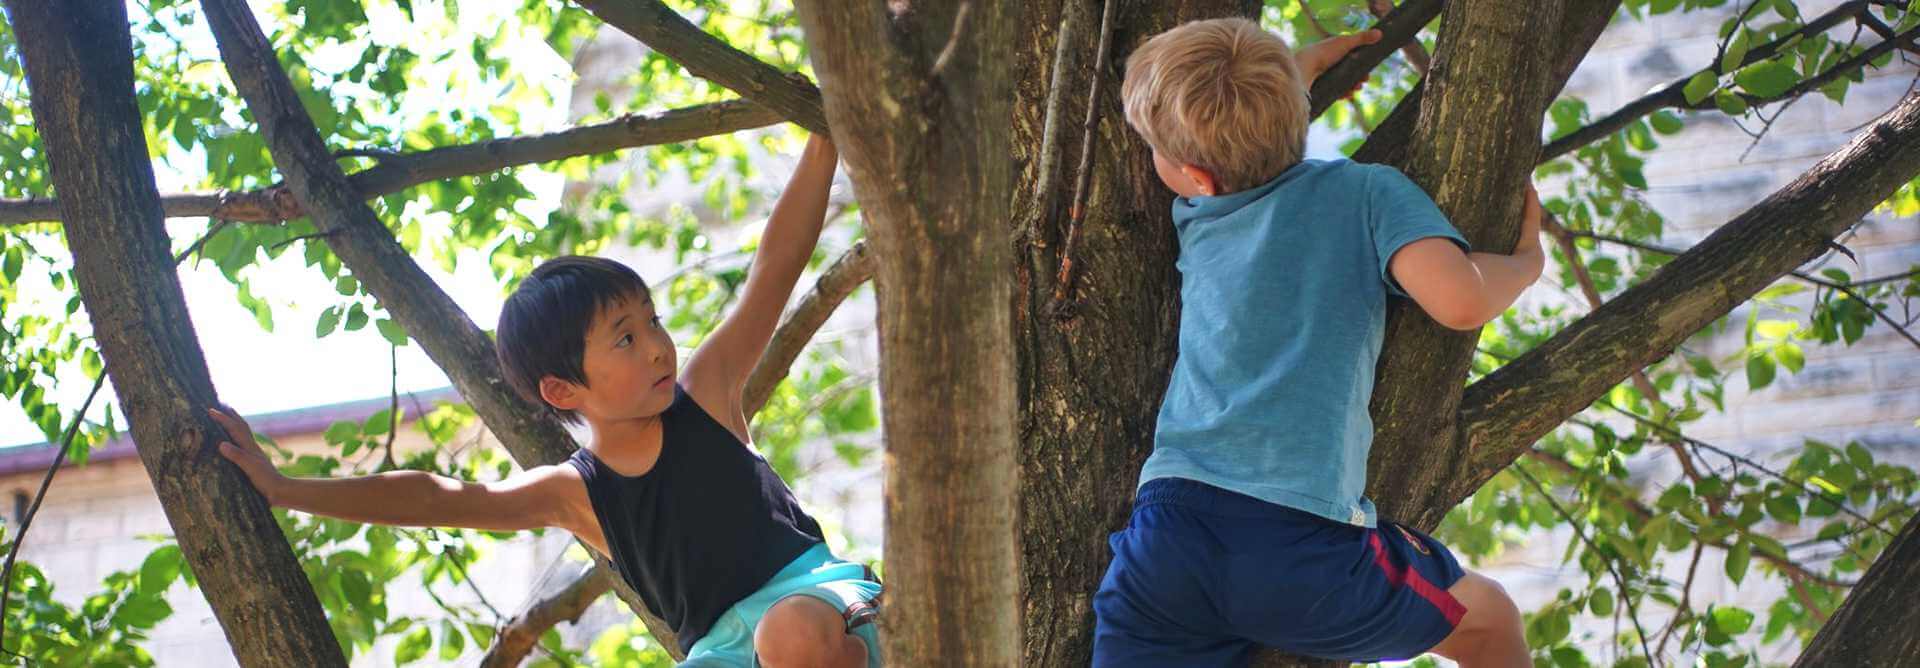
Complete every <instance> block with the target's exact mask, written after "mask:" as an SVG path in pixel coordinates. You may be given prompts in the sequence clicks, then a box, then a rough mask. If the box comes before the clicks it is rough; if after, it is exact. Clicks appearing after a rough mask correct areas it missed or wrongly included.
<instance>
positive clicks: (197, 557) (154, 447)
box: [7, 0, 346, 667]
mask: <svg viewBox="0 0 1920 668" xmlns="http://www.w3.org/2000/svg"><path fill="white" fill-rule="evenodd" d="M7 8H8V14H9V16H10V17H11V18H12V20H13V26H14V30H13V34H14V37H15V38H16V39H18V40H19V43H20V50H21V54H22V55H23V57H24V60H25V61H26V69H27V81H28V85H29V88H30V89H31V92H32V109H33V118H34V127H35V129H36V130H38V131H39V133H40V135H41V136H42V138H43V139H44V141H45V146H46V153H47V163H48V166H49V168H50V170H51V172H52V176H53V182H54V187H55V190H56V192H57V193H58V194H59V198H60V213H61V217H62V219H63V220H65V221H67V222H66V237H67V242H68V244H69V245H70V248H71V249H72V251H73V263H74V268H73V273H74V277H75V280H76V282H77V283H78V284H79V289H80V297H81V299H82V300H83V301H84V302H85V303H86V306H87V313H88V315H89V316H90V317H91V319H92V323H93V332H94V337H95V339H96V340H97V341H98V342H99V345H100V354H101V356H102V357H103V358H105V361H106V370H107V375H108V377H109V378H111V379H112V380H113V388H114V393H115V394H116V395H117V396H118V397H119V398H120V406H121V410H122V412H124V413H125V414H126V416H127V423H128V425H129V426H130V427H131V429H132V431H133V440H134V443H135V445H136V447H137V448H138V450H139V452H140V460H141V462H142V463H143V464H145V466H146V470H147V476H148V477H149V478H151V479H152V480H153V487H154V491H155V493H156V494H157V495H158V496H159V497H160V505H161V507H162V509H163V510H164V511H165V513H166V516H167V522H168V523H169V524H171V525H172V526H173V531H174V534H175V536H176V537H177V538H178V539H179V542H180V550H181V552H182V553H183V554H184V555H185V556H186V559H187V563H188V564H189V565H190V566H191V567H192V569H193V573H194V574H195V575H196V576H197V577H198V578H199V581H200V588H201V589H202V590H203V591H204V592H206V597H207V601H208V602H209V603H211V604H212V606H213V613H214V617H215V618H216V619H218V620H219V621H220V627H221V628H222V629H223V630H224V631H225V632H226V635H227V641H228V643H229V644H231V646H232V647H233V655H234V658H235V659H236V660H238V661H239V662H240V664H241V665H243V666H249V667H253V666H289V667H292V666H344V665H346V659H345V657H344V656H343V654H342V653H341V650H340V645H339V643H338V642H337V641H335V639H334V638H333V634H332V632H331V631H330V630H329V629H328V627H327V620H326V616H325V614H324V613H323V612H322V611H321V608H320V601H319V599H318V598H316V597H315V596H314V593H313V587H312V585H311V584H309V583H308V582H307V578H306V574H305V573H304V572H303V571H302V570H301V568H300V562H299V561H298V560H296V559H295V558H294V555H293V551H292V550H291V549H289V548H288V546H287V540H286V537H285V536H283V535H281V533H280V526H279V525H278V524H277V523H275V522H274V519H273V514H272V513H271V512H270V511H269V509H268V507H267V504H266V502H265V500H264V499H262V498H261V497H260V495H259V494H255V493H253V492H252V491H251V490H252V487H251V486H250V485H249V484H248V482H247V479H246V477H244V476H242V475H241V474H240V471H239V469H237V468H235V467H233V466H232V465H230V464H227V463H225V462H223V461H222V460H221V458H220V455H219V453H218V450H217V448H216V447H215V446H216V444H218V443H219V442H220V441H221V440H224V439H226V438H228V436H227V435H226V434H225V432H224V431H222V430H221V429H220V427H219V426H218V425H217V424H215V423H214V422H213V420H212V419H211V418H209V417H208V415H207V414H206V409H207V408H209V407H212V406H214V405H216V404H217V403H218V399H217V398H216V397H215V395H214V390H213V382H212V379H210V378H209V377H208V375H207V366H206V361H205V359H204V358H203V357H202V356H201V353H200V347H199V345H198V343H196V342H195V339H194V334H193V324H192V321H190V320H189V319H188V317H187V304H186V299H185V297H184V296H183V295H182V294H181V292H180V282H179V279H178V278H177V277H176V276H175V275H174V271H173V261H172V258H171V257H170V253H169V252H168V249H167V244H168V242H167V236H166V229H165V228H164V226H163V225H162V218H163V214H162V213H161V208H160V193H159V191H158V190H157V189H156V188H155V186H154V180H153V165H152V163H151V162H150V158H149V157H148V153H147V144H146V134H145V132H144V131H143V130H142V127H141V121H140V110H139V108H138V107H137V106H136V104H135V102H134V98H133V50H132V42H131V38H130V36H129V34H128V31H127V13H126V5H125V4H124V3H121V2H117V1H114V0H87V1H85V2H82V1H80V0H69V1H67V2H60V3H49V2H43V1H40V0H25V1H20V0H9V2H8V3H7Z"/></svg>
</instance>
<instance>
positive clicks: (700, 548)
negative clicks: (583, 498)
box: [568, 383, 822, 651]
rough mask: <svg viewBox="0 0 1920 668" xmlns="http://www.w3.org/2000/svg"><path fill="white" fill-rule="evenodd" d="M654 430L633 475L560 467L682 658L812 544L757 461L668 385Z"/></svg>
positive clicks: (790, 503)
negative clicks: (573, 477) (651, 446)
mask: <svg viewBox="0 0 1920 668" xmlns="http://www.w3.org/2000/svg"><path fill="white" fill-rule="evenodd" d="M660 426H661V437H660V439H661V444H660V456H659V458H658V459H657V460H655V462H654V465H653V469H652V470H650V471H648V472H647V473H645V474H643V475H640V476H624V475H621V474H619V473H618V472H615V471H614V470H613V469H612V468H609V467H608V466H607V465H606V463H605V462H602V461H600V458H599V457H596V456H594V454H593V453H592V452H590V451H588V450H587V449H585V448H581V449H580V450H578V451H576V452H574V453H573V457H572V458H571V459H569V460H568V462H569V463H571V464H573V466H574V468H576V469H578V470H579V471H580V477H582V478H584V479H586V482H587V497H588V499H589V500H590V501H592V503H593V514H594V516H595V517H597V518H598V519H599V520H600V531H601V533H602V534H604V535H605V536H606V539H607V550H608V551H610V552H611V554H609V555H607V556H608V557H609V558H610V559H611V560H612V561H613V565H614V567H615V568H617V569H618V570H619V572H620V577H621V578H623V579H625V580H626V582H627V584H629V585H632V586H633V588H634V590H635V591H636V592H638V593H639V594H640V598H641V599H642V600H644V601H645V602H646V604H647V607H650V608H652V609H653V611H654V613H655V614H658V615H660V616H661V618H663V619H665V620H666V622H667V625H669V626H672V627H673V631H674V634H675V635H677V636H678V640H679V645H680V649H681V651H686V650H687V649H688V648H691V647H692V646H693V643H694V641H696V640H699V639H700V637H701V636H704V635H706V633H707V630H708V629H709V628H711V627H712V626H713V623H714V621H715V620H717V619H719V618H720V613H722V612H726V610H727V608H729V607H732V606H733V604H734V603H737V602H739V601H740V599H743V598H746V597H747V595H748V594H751V593H753V592H754V590H757V589H759V588H760V587H761V585H764V584H766V583H767V580H769V579H771V578H772V577H773V576H774V575H775V574H776V573H779V572H780V569H781V568H783V567H785V566H786V565H787V564H788V563H789V562H792V561H793V560H794V559H795V558H797V557H799V556H800V554H801V553H803V552H806V551H807V549H809V548H811V547H813V546H814V545H815V544H817V543H820V542H822V539H821V537H820V524H819V523H818V522H815V521H814V520H813V518H812V517H809V516H808V515H807V513H806V512H805V511H802V510H801V509H800V503H799V501H797V500H795V499H794V497H793V491H792V490H790V489H787V485H786V483H785V482H782V481H781V480H780V476H779V475H777V474H775V473H774V472H773V468H772V467H770V466H768V465H767V460H765V459H762V458H761V457H760V456H759V455H758V454H755V453H754V452H753V451H752V450H750V449H748V448H747V447H746V445H744V444H742V443H741V442H740V440H739V439H737V438H734V436H733V432H730V431H727V428H726V427H725V426H723V425H721V424H720V422H719V421H717V420H715V419H713V416H710V415H708V414H707V412H706V411H705V410H703V409H701V408H700V405H699V404H698V403H695V402H694V400H693V397H692V396H691V395H688V394H687V392H686V390H685V389H683V388H681V387H680V386H679V384H677V383H676V384H675V385H674V388H673V404H672V405H669V406H668V407H667V410H666V411H664V412H662V413H661V414H660Z"/></svg>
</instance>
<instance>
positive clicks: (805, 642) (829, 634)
mask: <svg viewBox="0 0 1920 668" xmlns="http://www.w3.org/2000/svg"><path fill="white" fill-rule="evenodd" d="M753 650H754V654H756V655H758V656H759V657H760V663H761V664H763V665H766V666H769V667H770V668H783V667H785V666H842V665H863V664H853V663H852V661H853V657H851V655H852V654H854V653H856V652H857V653H859V654H860V658H861V659H862V660H864V657H865V652H864V646H863V645H861V644H860V641H859V639H857V638H855V637H854V636H852V635H850V634H848V633H847V630H846V626H845V622H844V621H842V620H841V618H840V611H839V610H835V609H834V607H833V606H831V605H828V604H827V603H826V602H825V601H821V600H819V599H816V598H812V597H808V596H795V597H792V598H789V599H786V600H784V601H781V602H779V603H776V604H774V606H773V607H772V608H769V609H768V610H767V614H766V615H764V616H762V617H761V618H760V623H759V625H757V626H756V627H755V628H754V630H753Z"/></svg>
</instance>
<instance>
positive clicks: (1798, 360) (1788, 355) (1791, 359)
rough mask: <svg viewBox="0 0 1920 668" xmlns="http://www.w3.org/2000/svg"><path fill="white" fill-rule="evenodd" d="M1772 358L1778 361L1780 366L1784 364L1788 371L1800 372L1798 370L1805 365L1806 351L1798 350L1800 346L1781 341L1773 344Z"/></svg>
mask: <svg viewBox="0 0 1920 668" xmlns="http://www.w3.org/2000/svg"><path fill="white" fill-rule="evenodd" d="M1773 358H1774V359H1775V360H1778V361H1779V362H1780V366H1784V367H1786V368H1787V370H1788V371H1792V372H1794V373H1800V370H1801V369H1803V368H1806V366H1807V354H1806V352H1804V351H1802V350H1800V346H1799V345H1798V344H1794V343H1782V344H1780V345H1777V346H1774V347H1773Z"/></svg>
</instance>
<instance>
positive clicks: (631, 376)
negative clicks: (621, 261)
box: [576, 295, 679, 420]
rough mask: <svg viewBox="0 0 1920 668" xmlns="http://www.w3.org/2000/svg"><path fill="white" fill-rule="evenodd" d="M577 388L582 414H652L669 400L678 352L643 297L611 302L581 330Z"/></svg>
mask: <svg viewBox="0 0 1920 668" xmlns="http://www.w3.org/2000/svg"><path fill="white" fill-rule="evenodd" d="M581 361H582V365H581V366H582V368H583V370H584V371H585V372H586V375H587V385H586V387H577V388H576V390H577V391H578V392H579V393H580V399H581V405H580V407H579V408H578V409H576V410H578V411H579V412H580V414H581V415H582V416H585V417H587V418H590V419H593V420H623V419H633V418H640V417H647V416H650V415H658V414H659V413H660V412H661V411H664V410H666V409H667V406H668V405H669V404H671V403H673V384H674V375H675V370H676V369H677V368H678V363H679V360H678V353H677V351H675V350H674V348H673V338H672V337H670V336H668V334H667V328H666V326H665V325H663V324H662V323H661V322H660V317H659V314H658V313H657V312H655V311H654V307H653V299H652V297H651V296H649V295H638V296H635V297H631V298H628V299H624V300H621V301H619V302H615V303H613V304H612V305H609V306H608V307H607V308H605V309H602V310H601V312H600V313H599V315H596V316H594V319H593V326H592V327H591V328H589V329H588V330H587V341H586V352H585V354H584V355H582V360H581Z"/></svg>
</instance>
